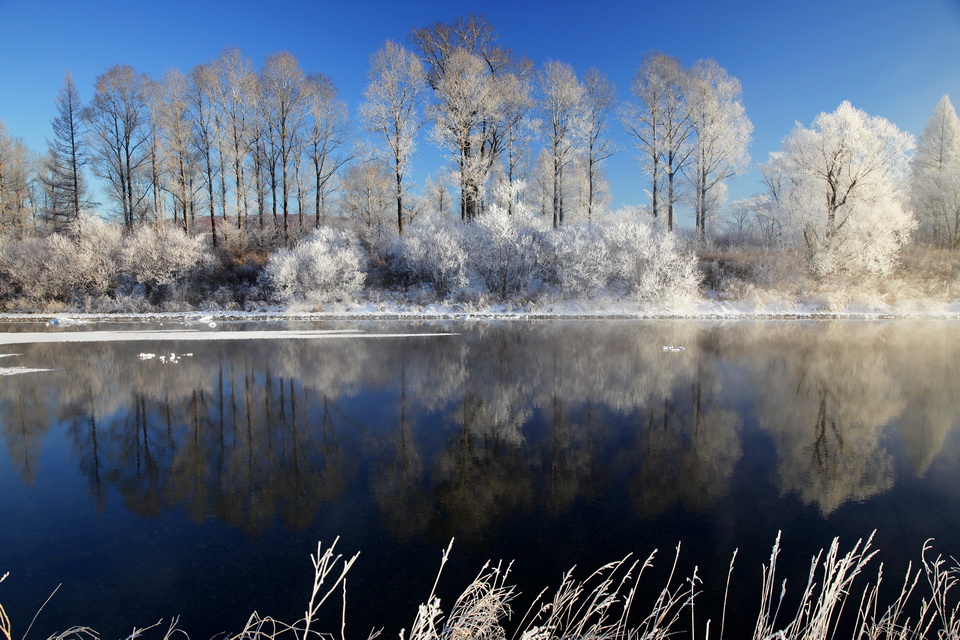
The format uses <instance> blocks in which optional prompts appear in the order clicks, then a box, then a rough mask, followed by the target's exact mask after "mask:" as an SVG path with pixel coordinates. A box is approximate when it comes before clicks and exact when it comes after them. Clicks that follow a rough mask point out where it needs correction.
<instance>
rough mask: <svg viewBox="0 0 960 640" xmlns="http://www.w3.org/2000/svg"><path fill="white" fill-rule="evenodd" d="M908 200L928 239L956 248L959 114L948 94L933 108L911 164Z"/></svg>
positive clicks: (959, 239)
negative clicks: (911, 177)
mask: <svg viewBox="0 0 960 640" xmlns="http://www.w3.org/2000/svg"><path fill="white" fill-rule="evenodd" d="M911 169H912V173H913V181H912V183H911V202H912V204H913V207H914V211H915V212H916V214H917V217H918V218H919V220H920V223H921V224H922V226H923V230H924V232H925V233H926V234H928V235H929V237H930V238H931V240H932V241H933V242H934V243H935V244H937V245H939V246H942V247H949V248H951V249H960V118H957V112H956V111H955V110H954V108H953V104H952V103H951V102H950V98H949V97H948V96H943V97H942V98H941V99H940V102H938V103H937V106H936V108H935V109H934V110H933V115H931V116H930V120H929V121H928V122H927V126H926V128H925V129H924V130H923V135H921V136H920V140H919V142H918V143H917V152H916V154H915V155H914V157H913V163H912V165H911Z"/></svg>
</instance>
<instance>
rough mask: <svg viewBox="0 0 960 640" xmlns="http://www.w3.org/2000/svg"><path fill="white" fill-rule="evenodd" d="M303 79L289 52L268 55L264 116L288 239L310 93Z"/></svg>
mask: <svg viewBox="0 0 960 640" xmlns="http://www.w3.org/2000/svg"><path fill="white" fill-rule="evenodd" d="M304 80H305V77H304V73H303V69H301V68H300V63H299V62H297V59H296V58H295V57H294V56H293V55H292V54H290V53H288V52H286V51H281V52H279V53H274V54H272V55H271V56H269V57H268V58H267V60H266V62H265V63H264V66H263V69H262V70H261V72H260V83H261V90H262V91H263V113H264V115H265V117H266V125H267V128H268V130H269V132H270V139H271V144H272V146H273V150H274V151H275V158H276V164H277V166H278V167H279V170H280V188H281V198H282V199H281V202H282V205H283V236H284V238H289V226H290V225H289V212H290V209H289V195H290V181H291V178H292V177H293V175H294V173H295V172H296V167H295V165H296V164H297V163H298V161H299V158H298V154H297V153H296V151H297V148H298V144H299V143H298V137H299V136H300V134H301V129H302V127H303V122H304V119H305V118H306V114H307V105H308V104H309V91H308V89H307V87H306V83H305V82H304ZM274 209H276V202H275V203H274Z"/></svg>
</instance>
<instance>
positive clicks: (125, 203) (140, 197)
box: [84, 65, 150, 228]
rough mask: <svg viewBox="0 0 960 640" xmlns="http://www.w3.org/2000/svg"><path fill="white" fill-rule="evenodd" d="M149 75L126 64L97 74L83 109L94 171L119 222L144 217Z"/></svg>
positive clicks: (128, 222) (147, 185)
mask: <svg viewBox="0 0 960 640" xmlns="http://www.w3.org/2000/svg"><path fill="white" fill-rule="evenodd" d="M148 86H149V78H148V77H147V75H146V74H143V73H137V72H136V71H134V69H133V67H131V66H129V65H118V66H114V67H110V68H109V69H107V70H106V71H105V72H103V73H102V74H100V75H99V76H97V80H96V83H95V85H94V94H93V99H92V100H91V101H90V104H89V105H88V106H87V108H86V109H85V110H84V120H85V121H86V123H87V125H88V127H89V129H88V135H89V136H90V142H91V144H90V146H91V149H92V155H91V165H92V167H93V171H94V174H95V175H96V176H97V177H99V178H102V179H104V180H106V182H107V185H108V187H109V190H108V193H109V195H110V197H111V198H112V199H113V200H114V201H115V202H116V203H117V205H118V206H119V209H120V214H121V215H122V217H123V223H124V224H125V225H126V226H127V228H132V227H133V224H134V223H135V222H137V221H138V220H143V219H145V218H146V214H147V211H148V208H149V207H148V203H147V196H148V195H149V193H150V180H149V176H148V175H147V169H148V167H149V161H150V154H149V153H148V151H149V147H150V109H149V108H148V104H147V98H148V96H147V92H148Z"/></svg>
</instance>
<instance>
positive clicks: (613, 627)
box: [0, 534, 960, 640]
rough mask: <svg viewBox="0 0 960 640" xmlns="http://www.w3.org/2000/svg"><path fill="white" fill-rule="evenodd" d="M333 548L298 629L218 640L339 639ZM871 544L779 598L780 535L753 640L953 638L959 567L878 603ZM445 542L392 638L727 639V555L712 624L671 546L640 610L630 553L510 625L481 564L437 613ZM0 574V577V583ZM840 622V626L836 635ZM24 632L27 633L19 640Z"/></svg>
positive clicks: (568, 578)
mask: <svg viewBox="0 0 960 640" xmlns="http://www.w3.org/2000/svg"><path fill="white" fill-rule="evenodd" d="M338 541H339V538H337V539H336V540H334V541H333V543H332V544H331V545H330V546H329V547H327V548H324V547H323V545H322V544H318V546H317V552H316V554H314V555H312V556H311V562H312V563H313V568H314V580H313V588H312V591H311V594H310V598H309V600H308V602H307V607H306V610H305V611H304V615H303V617H302V618H301V619H300V620H298V621H296V622H294V623H285V622H281V621H279V620H276V619H274V618H271V617H263V616H260V615H259V614H257V613H253V614H252V615H251V616H250V618H249V619H248V620H247V623H246V625H245V626H244V628H243V630H241V631H240V632H239V633H237V634H235V635H233V636H230V637H229V638H228V639H227V640H335V639H338V638H339V639H340V640H346V607H345V603H346V594H347V574H348V573H349V571H350V569H351V568H352V567H353V565H354V563H355V562H356V561H357V558H358V557H359V554H356V555H354V556H352V557H350V558H349V559H346V558H344V556H343V555H341V554H337V553H335V548H336V545H337V542H338ZM872 543H873V536H872V535H871V536H870V537H869V538H867V539H866V540H858V541H857V542H856V544H854V545H853V548H852V549H850V550H849V551H847V552H846V553H843V554H841V552H840V546H839V541H838V540H837V539H834V540H833V543H832V544H831V545H830V547H829V548H828V549H823V550H821V551H820V552H819V553H818V554H817V555H816V556H814V557H813V558H812V559H811V561H810V572H809V576H808V579H807V582H806V584H805V586H804V588H803V591H802V592H801V593H800V596H799V601H797V600H796V599H795V597H794V595H791V598H790V599H788V598H787V582H786V580H784V581H782V582H780V583H779V585H778V578H777V560H778V558H779V556H780V536H779V534H778V536H777V539H776V541H775V543H774V545H773V549H772V551H771V554H770V560H769V563H768V564H765V565H764V566H763V571H762V580H761V598H760V603H759V612H758V615H757V620H756V624H755V626H754V629H753V633H752V636H751V637H752V638H753V640H827V639H828V638H830V639H835V638H836V639H840V638H850V639H851V640H880V639H884V640H918V639H921V638H937V639H943V640H960V602H958V599H957V597H956V596H957V593H956V590H955V588H956V587H957V584H958V581H960V563H958V562H957V560H956V559H955V558H952V557H951V558H950V559H949V561H948V560H947V559H945V558H944V557H943V556H941V555H937V556H936V558H932V559H931V557H930V556H931V555H932V546H931V542H930V541H929V540H928V541H927V542H926V543H925V544H924V547H923V550H922V552H921V557H920V564H919V566H917V567H914V566H913V564H911V565H910V566H909V567H908V568H907V570H906V573H905V575H904V577H903V582H902V583H901V586H900V589H899V595H897V596H896V597H895V598H894V600H893V601H892V602H891V603H889V604H887V605H883V604H881V602H880V597H881V596H880V588H881V584H883V579H884V574H883V565H882V564H880V565H879V566H878V569H877V572H876V575H875V576H869V577H867V576H866V573H865V571H866V569H867V566H868V565H869V564H870V562H871V561H872V560H873V559H874V557H875V555H876V553H877V552H876V550H875V549H873V547H872ZM452 545H453V542H452V541H451V543H450V545H448V546H447V548H446V549H445V550H444V552H443V554H442V556H441V560H440V568H439V571H438V572H437V577H436V580H435V581H434V584H433V588H432V589H431V591H430V594H429V595H428V596H427V599H426V602H425V603H424V604H421V605H420V606H419V607H418V609H417V613H416V616H415V617H414V619H413V623H412V624H411V626H410V629H409V631H408V630H406V629H403V630H401V631H400V640H507V638H510V639H511V640H662V639H665V638H668V637H669V638H689V639H691V640H694V639H695V638H703V639H704V640H710V638H712V637H713V638H721V639H722V638H723V637H724V632H725V631H726V630H725V629H724V626H725V618H726V599H727V595H728V592H729V586H730V576H731V575H732V573H733V570H734V561H735V559H736V555H737V554H736V552H734V554H733V558H732V559H731V561H730V569H729V572H728V575H727V589H726V590H725V593H724V605H723V607H722V608H721V610H720V611H719V612H713V613H718V614H719V621H718V622H715V620H714V619H711V618H705V617H704V616H703V612H701V611H700V610H698V609H697V605H696V603H697V595H698V593H699V588H700V585H701V584H702V583H701V580H700V578H699V577H698V575H697V569H696V568H694V570H693V573H692V575H691V576H689V577H686V578H679V577H678V576H677V563H678V560H679V557H680V547H679V545H678V546H677V548H676V550H675V554H674V557H673V563H672V565H671V569H670V572H669V574H668V576H667V578H666V581H665V582H664V584H663V585H662V586H661V587H660V589H659V591H658V592H657V593H658V595H656V597H655V598H654V601H653V603H652V604H651V605H649V608H648V609H644V610H636V609H635V602H636V596H637V592H638V587H639V585H640V581H641V579H642V578H643V575H644V573H645V572H646V571H647V570H648V569H650V568H651V567H652V566H653V561H654V557H655V555H656V551H654V552H653V553H651V554H650V556H648V557H647V558H646V560H644V561H643V562H640V561H639V560H636V559H634V558H632V557H630V556H628V557H626V558H624V559H622V560H619V561H617V562H612V563H610V564H607V565H604V566H602V567H600V568H599V569H597V570H596V571H594V572H593V573H591V574H589V575H588V576H587V577H586V578H584V579H582V580H581V579H579V578H576V577H575V576H574V569H571V570H569V571H567V572H566V573H565V574H564V575H563V578H562V580H561V583H560V586H559V587H558V588H557V589H556V590H554V591H549V590H546V589H545V590H544V591H541V592H540V593H539V595H538V596H537V597H536V598H535V599H534V602H533V604H532V605H531V606H530V608H529V609H528V611H527V612H526V614H524V615H523V617H522V618H520V619H519V621H518V622H516V623H514V622H513V613H514V612H513V610H512V608H511V603H512V602H513V601H514V600H515V598H516V597H517V595H519V592H518V591H517V588H516V587H515V586H514V585H511V584H510V583H509V576H510V570H511V565H509V564H507V565H504V564H503V563H502V562H501V563H497V564H492V563H487V564H486V565H484V566H483V568H482V569H481V570H480V572H479V573H478V574H477V577H476V578H475V579H474V580H473V582H471V583H470V585H468V586H467V588H466V589H465V590H464V591H463V592H462V593H461V594H460V596H459V597H458V598H457V599H456V601H455V602H454V603H453V605H452V606H451V607H450V610H449V612H446V613H445V612H444V610H443V607H442V606H441V602H440V599H439V598H438V597H437V595H436V591H437V585H438V584H439V581H440V576H441V574H442V573H443V569H444V566H445V565H446V563H447V560H448V559H449V557H450V552H451V548H452ZM6 577H7V576H6V575H4V576H3V577H2V578H0V582H2V581H3V579H4V578H6ZM861 584H862V586H861ZM331 599H333V600H334V601H335V602H339V605H340V607H341V612H340V628H339V629H337V630H320V629H317V628H316V627H315V625H316V621H317V613H318V611H319V610H320V608H321V607H322V606H323V605H324V604H326V603H327V602H328V601H330V600H331ZM788 602H790V603H792V604H789V605H788ZM796 602H799V604H796ZM845 609H846V611H845ZM708 613H709V612H708ZM841 618H843V619H844V620H845V621H846V623H845V624H844V625H843V627H842V628H843V630H841V625H840V620H841ZM851 620H852V622H853V624H852V627H851V626H850V621H851ZM717 626H719V629H717ZM154 629H157V630H163V627H162V626H161V622H157V623H156V624H154V625H151V626H149V627H146V628H143V629H137V628H134V629H133V631H132V632H131V634H130V635H129V636H128V637H127V640H137V639H138V638H140V637H141V636H143V635H144V634H145V633H146V632H148V631H151V630H154ZM850 629H852V631H851V630H850ZM29 630H30V628H29V627H28V628H27V632H26V633H25V634H24V636H23V638H24V639H25V638H26V636H27V635H28V634H29ZM379 635H380V631H371V632H370V633H369V635H368V640H372V639H373V638H376V637H377V636H379ZM0 636H2V638H0V640H3V638H5V639H6V640H13V636H12V627H11V623H10V619H9V617H8V616H7V614H6V612H5V611H4V609H3V606H2V605H0ZM178 636H179V637H180V638H181V640H182V639H185V638H187V634H186V633H185V632H184V631H183V630H180V629H178V628H177V620H176V619H174V620H172V621H171V623H170V624H169V626H168V627H166V629H165V630H163V636H162V638H161V640H175V639H176V638H177V637H178ZM737 637H744V636H737ZM98 638H99V636H98V635H97V633H96V632H95V631H93V630H92V629H89V628H87V627H73V628H71V629H68V630H66V631H64V632H63V633H60V634H56V635H54V636H52V637H51V638H49V639H48V640H98Z"/></svg>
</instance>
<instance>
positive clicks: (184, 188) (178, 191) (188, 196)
mask: <svg viewBox="0 0 960 640" xmlns="http://www.w3.org/2000/svg"><path fill="white" fill-rule="evenodd" d="M160 87H161V89H160V100H159V105H158V109H157V112H156V116H157V120H158V125H159V128H160V135H161V136H162V138H163V145H162V150H163V156H164V163H163V164H164V166H165V169H166V173H165V175H166V180H165V189H166V191H167V192H169V193H170V194H171V196H172V198H173V220H174V223H176V222H177V214H178V212H179V213H180V215H181V216H182V218H183V219H182V222H181V226H182V227H183V231H184V233H189V232H190V217H191V214H192V213H193V211H194V207H195V202H194V198H195V195H196V193H195V189H194V182H195V177H196V176H197V175H198V173H199V170H198V166H197V155H196V149H195V146H194V144H193V129H192V127H193V114H192V113H191V111H190V105H191V100H190V90H189V81H188V79H187V77H186V76H184V75H183V73H181V72H180V71H178V70H176V69H171V70H170V71H168V72H166V73H165V74H164V76H163V79H162V81H161V83H160Z"/></svg>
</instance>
